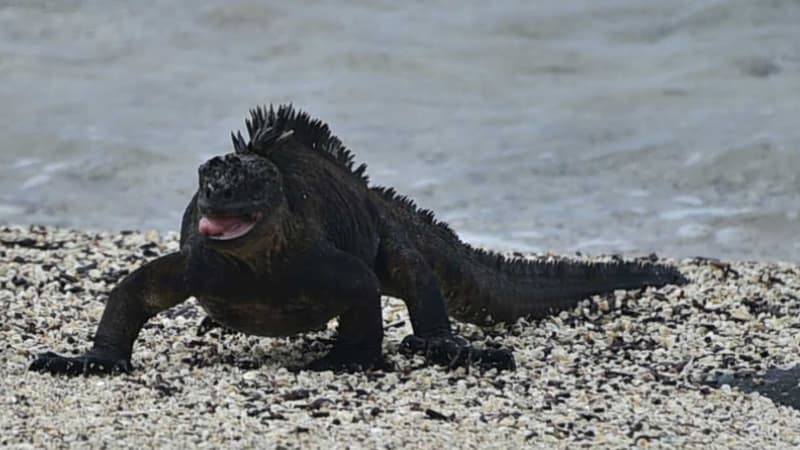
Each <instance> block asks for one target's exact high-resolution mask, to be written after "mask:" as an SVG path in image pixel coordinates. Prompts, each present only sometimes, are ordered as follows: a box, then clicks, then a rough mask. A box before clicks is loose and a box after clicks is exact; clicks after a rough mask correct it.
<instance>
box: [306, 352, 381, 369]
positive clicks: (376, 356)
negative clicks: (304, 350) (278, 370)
mask: <svg viewBox="0 0 800 450" xmlns="http://www.w3.org/2000/svg"><path fill="white" fill-rule="evenodd" d="M304 369H305V370H311V371H315V372H322V371H325V370H332V371H334V372H349V373H352V372H363V371H365V370H370V369H377V370H385V371H391V370H392V369H393V367H392V365H391V364H390V363H389V362H387V361H386V360H385V359H384V358H383V355H382V354H381V350H380V349H378V350H377V351H376V350H374V349H363V348H358V347H352V346H346V347H344V346H342V347H333V349H331V351H330V352H329V353H328V354H327V355H325V356H323V357H322V358H319V359H317V360H315V361H312V362H311V363H310V364H308V365H307V366H305V367H304Z"/></svg>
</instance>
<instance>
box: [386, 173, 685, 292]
mask: <svg viewBox="0 0 800 450" xmlns="http://www.w3.org/2000/svg"><path fill="white" fill-rule="evenodd" d="M372 190H373V191H374V192H376V193H378V194H379V195H381V196H382V197H384V198H385V199H386V200H388V201H390V202H392V203H393V204H395V205H398V206H400V207H402V208H403V209H405V210H406V211H408V212H409V214H411V215H416V216H417V217H419V218H420V219H422V221H423V222H424V223H426V224H427V225H429V226H430V227H431V228H430V229H431V230H432V231H434V232H435V233H438V234H439V236H441V237H442V238H443V239H445V240H446V241H449V242H451V243H453V244H455V245H459V246H463V248H464V249H466V251H468V252H470V253H472V254H474V255H475V256H476V257H477V258H478V259H479V260H480V261H482V263H483V264H485V265H486V266H489V267H494V268H496V269H497V270H498V271H500V272H503V273H506V274H509V275H520V276H526V277H530V276H533V277H541V278H545V279H547V278H554V279H555V278H558V277H560V276H569V275H580V276H584V277H586V276H590V275H591V274H592V273H597V274H599V275H604V276H611V275H613V274H614V273H615V272H619V273H624V272H630V273H637V272H648V271H655V272H659V273H662V274H663V275H665V276H671V277H673V278H674V280H675V282H676V283H680V282H682V281H681V280H683V278H682V276H681V275H680V273H679V272H678V271H677V269H674V268H672V267H670V266H664V265H660V264H652V263H650V262H648V261H622V260H612V261H607V262H585V261H579V260H572V259H569V258H563V257H552V258H547V259H546V260H541V259H535V260H532V259H526V258H521V257H509V256H506V255H503V254H502V253H499V252H495V251H492V250H486V249H482V248H477V247H473V246H472V245H470V244H468V243H466V242H464V241H462V240H461V239H460V238H459V237H458V234H456V232H455V231H453V229H452V228H450V225H448V224H447V223H446V222H444V221H441V220H439V219H437V218H436V216H435V215H434V213H433V211H431V210H429V209H423V208H420V207H418V206H417V205H416V203H414V200H412V199H410V198H408V197H406V196H404V195H400V194H398V193H397V191H395V190H394V189H393V188H391V187H383V186H376V187H373V188H372Z"/></svg>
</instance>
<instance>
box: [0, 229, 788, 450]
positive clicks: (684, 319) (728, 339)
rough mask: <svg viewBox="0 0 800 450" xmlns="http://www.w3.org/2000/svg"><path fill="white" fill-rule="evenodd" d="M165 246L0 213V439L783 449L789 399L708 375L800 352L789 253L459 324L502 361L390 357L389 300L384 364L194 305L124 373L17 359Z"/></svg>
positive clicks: (42, 347) (153, 239)
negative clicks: (224, 320) (448, 362)
mask: <svg viewBox="0 0 800 450" xmlns="http://www.w3.org/2000/svg"><path fill="white" fill-rule="evenodd" d="M177 239H178V237H177V235H176V234H175V233H169V234H158V233H155V232H148V233H139V232H125V233H121V234H113V233H89V232H83V231H74V230H63V229H58V228H46V227H38V226H33V227H19V226H6V227H2V226H0V343H2V346H1V347H0V349H2V350H0V379H2V380H3V381H2V383H0V447H4V448H5V447H15V448H27V447H30V448H40V447H90V448H98V447H114V448H142V447H196V448H220V447H224V448H228V447H230V448H240V447H259V448H260V447H265V446H266V447H275V448H286V449H295V448H344V447H353V448H361V447H370V448H374V447H381V448H430V449H433V448H451V447H456V448H461V447H464V448H498V449H500V448H512V447H522V448H530V447H548V448H549V447H556V448H567V447H569V448H575V447H597V446H602V447H610V448H630V447H633V446H640V447H648V448H666V447H669V448H673V447H709V446H712V447H723V448H727V447H753V448H766V447H770V448H789V447H797V446H800V433H798V430H800V411H798V410H797V409H793V408H790V407H787V406H783V405H782V404H781V403H779V402H773V401H772V400H770V399H769V398H767V397H764V396H762V395H761V394H759V393H757V392H749V393H748V392H744V391H743V390H742V389H740V388H738V387H736V388H730V387H729V386H728V384H723V385H721V387H720V388H716V387H715V386H712V385H711V384H709V382H710V381H714V380H721V379H725V377H728V379H730V380H737V379H741V378H742V377H744V376H749V375H748V374H750V375H753V376H758V375H763V374H765V373H775V372H774V370H773V372H770V370H771V369H774V368H791V367H796V366H798V365H799V364H800V331H799V330H800V267H798V266H797V265H795V264H789V263H765V262H721V261H716V260H710V259H702V258H696V259H687V260H683V261H669V260H664V261H665V262H671V263H676V264H679V265H680V268H681V270H682V271H683V273H684V274H685V275H686V276H687V277H688V278H689V279H691V283H690V284H688V285H685V286H681V287H677V286H665V287H663V288H659V289H645V290H637V291H618V292H616V293H611V294H609V295H604V296H594V297H592V298H590V299H587V300H585V301H584V302H583V303H582V304H581V305H580V306H579V307H577V308H575V309H574V310H572V311H568V312H564V313H561V314H559V315H557V316H555V317H551V318H548V319H544V320H540V321H525V320H520V321H518V322H517V323H516V324H512V325H498V326H494V327H491V328H486V329H482V328H479V327H476V326H475V325H471V324H462V323H457V324H456V326H457V327H458V329H459V332H460V333H461V334H462V335H464V336H467V337H469V338H470V339H471V340H474V344H475V345H478V346H487V345H501V346H505V347H508V348H512V349H514V352H515V355H516V358H517V365H518V368H517V370H516V371H514V372H500V373H498V372H496V371H487V372H481V371H480V370H477V369H475V368H471V369H470V370H469V371H467V370H463V369H459V370H456V371H447V370H445V369H443V368H440V367H420V363H421V359H420V358H411V359H409V358H406V357H404V356H401V355H399V352H398V347H399V342H400V341H401V340H402V338H403V336H405V335H406V334H408V333H409V332H410V321H409V320H408V315H407V314H406V312H405V308H404V307H403V304H402V302H400V301H398V300H396V299H391V298H386V299H384V319H385V324H386V325H390V326H387V330H386V334H387V336H386V339H385V341H384V342H385V344H384V347H385V348H384V350H385V352H386V354H387V357H388V358H389V359H390V360H391V361H392V362H393V363H394V364H395V365H396V366H397V368H396V371H394V372H391V373H383V372H371V373H358V374H341V375H340V374H333V373H331V372H322V373H313V372H299V373H296V372H293V371H290V370H288V368H291V367H296V366H298V365H301V364H303V363H304V362H307V361H309V360H310V359H312V358H314V357H317V356H320V355H322V353H323V352H324V351H325V349H326V344H324V343H323V342H324V341H325V340H327V339H331V338H332V336H333V333H334V330H335V327H333V326H330V327H328V330H325V331H321V332H315V333H307V334H303V335H299V336H293V337H287V338H261V337H254V336H245V335H242V334H237V333H216V332H210V333H208V334H207V335H205V336H202V337H198V336H197V335H196V329H197V326H198V325H199V323H200V320H201V319H202V317H203V313H202V312H201V311H198V307H197V304H196V301H195V300H193V299H190V300H188V301H187V303H186V304H185V305H181V306H180V307H179V308H184V309H181V310H180V311H181V314H179V315H177V316H172V317H170V315H169V314H162V315H159V316H157V317H155V318H154V319H152V320H151V321H150V322H149V324H148V326H147V327H146V328H145V329H144V330H142V333H141V335H140V337H139V340H138V341H137V343H136V347H135V350H134V358H133V364H134V371H133V372H132V373H131V374H129V375H121V376H114V377H104V378H96V377H89V378H84V377H79V378H63V377H54V376H49V375H42V374H38V373H31V372H28V371H27V366H28V364H29V363H30V361H31V360H32V358H33V356H34V355H35V354H38V353H41V352H45V351H55V352H61V353H69V354H75V353H77V352H80V351H83V350H85V349H86V348H87V347H88V345H89V339H90V338H91V336H92V335H93V333H94V331H95V327H96V324H97V321H98V320H99V317H100V314H101V313H102V309H103V302H104V301H105V298H106V295H107V293H108V290H109V289H110V288H111V287H112V286H113V285H114V284H116V282H118V280H119V279H120V278H121V277H122V276H124V275H125V274H126V273H129V272H130V271H132V270H134V269H135V268H136V267H138V266H140V265H141V264H142V263H143V262H145V261H147V260H150V259H152V258H154V257H156V256H157V255H162V254H165V253H168V252H171V251H175V250H176V249H177V247H178V244H177ZM529 257H531V258H535V257H541V256H540V255H539V256H537V255H530V256H529ZM547 257H548V258H557V257H556V256H554V255H548V256H547ZM582 258H584V259H587V260H589V259H592V260H608V259H609V257H597V258H586V257H582ZM779 374H780V375H781V376H784V375H786V374H792V372H790V371H785V372H780V373H779ZM734 385H735V386H738V384H735V383H734Z"/></svg>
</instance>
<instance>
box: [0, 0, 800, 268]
mask: <svg viewBox="0 0 800 450" xmlns="http://www.w3.org/2000/svg"><path fill="white" fill-rule="evenodd" d="M269 102H274V103H279V102H293V103H294V104H295V105H296V106H298V107H300V108H303V109H305V110H307V111H309V112H311V113H312V114H313V115H315V116H317V117H319V118H321V119H323V120H325V121H326V122H328V123H329V124H330V125H331V127H332V128H333V130H334V132H335V133H336V134H337V135H339V136H340V137H341V139H342V140H343V141H344V142H345V144H347V145H348V146H349V147H350V148H352V149H353V150H354V152H355V153H356V155H357V157H358V160H359V161H365V162H367V163H368V164H369V171H368V172H369V174H370V176H371V178H372V180H373V182H374V183H376V184H386V185H392V186H395V187H396V188H397V189H398V190H399V191H400V192H402V193H405V194H408V195H410V196H411V197H413V198H414V199H416V200H417V201H418V203H420V204H421V205H422V206H424V207H427V208H432V209H434V210H435V211H436V212H437V214H438V216H439V217H440V218H442V219H444V220H447V221H448V222H450V223H451V225H452V226H453V227H454V228H455V229H456V230H457V231H458V232H459V233H460V234H461V235H462V237H463V238H464V239H465V240H467V241H469V242H472V243H474V244H478V245H483V246H488V247H492V248H496V249H502V250H511V249H514V250H523V251H524V250H534V251H545V250H553V251H557V252H561V253H571V252H574V251H580V252H584V253H591V254H598V253H616V252H621V253H624V254H642V253H649V252H651V251H656V252H658V253H659V254H662V255H666V256H676V257H682V256H696V255H706V256H715V257H724V258H736V259H781V260H793V261H798V260H800V239H798V238H797V235H798V224H800V217H799V216H800V2H798V1H797V0H783V1H779V0H774V1H770V0H763V1H752V0H730V1H716V0H670V1H660V2H643V1H639V0H608V1H603V2H597V1H592V0H584V1H569V2H565V1H560V0H558V1H557V0H547V1H529V0H513V1H495V2H484V1H477V0H462V1H458V2H452V1H444V0H439V1H428V2H395V1H366V0H352V1H342V2H334V1H302V2H285V1H283V2H278V1H272V2H266V1H255V0H249V1H226V2H222V1H207V0H193V1H188V0H184V1H175V0H170V1H166V0H161V1H150V2H123V1H108V0H102V1H101V0H81V1H78V0H58V1H42V0H17V1H8V0H5V1H4V0H0V138H1V139H2V140H0V223H21V224H28V223H44V224H54V225H61V226H67V227H76V228H88V229H93V230H122V229H159V230H175V229H177V228H178V222H179V218H180V215H181V213H182V211H183V208H184V205H185V204H186V202H187V201H188V200H189V198H190V197H191V194H192V191H193V189H194V187H195V183H196V168H197V165H198V164H199V163H201V162H202V161H203V160H204V159H206V158H207V157H209V156H210V155H214V154H219V153H223V152H227V151H229V150H230V148H231V146H230V143H229V134H228V133H229V131H230V130H234V129H239V128H242V127H243V118H244V117H245V115H246V113H247V111H248V109H249V108H251V107H253V106H255V105H256V104H259V103H269Z"/></svg>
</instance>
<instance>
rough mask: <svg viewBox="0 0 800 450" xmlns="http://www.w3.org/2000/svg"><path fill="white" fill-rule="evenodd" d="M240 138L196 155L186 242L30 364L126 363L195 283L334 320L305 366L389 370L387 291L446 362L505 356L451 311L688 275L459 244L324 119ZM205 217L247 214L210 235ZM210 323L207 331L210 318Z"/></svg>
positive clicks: (268, 327) (243, 323)
mask: <svg viewBox="0 0 800 450" xmlns="http://www.w3.org/2000/svg"><path fill="white" fill-rule="evenodd" d="M251 113H252V117H251V119H250V120H248V122H247V128H248V132H249V134H250V141H249V142H245V141H244V139H243V137H242V136H241V134H238V135H234V136H233V141H234V147H235V153H231V154H227V155H225V156H224V157H216V158H213V159H211V160H209V161H208V162H206V163H205V164H203V165H202V166H201V167H200V170H199V178H200V183H199V188H198V191H197V193H196V194H195V196H194V198H193V199H192V201H191V202H190V204H189V206H188V207H187V209H186V212H185V214H184V217H183V222H182V226H181V245H180V251H179V252H177V253H173V254H170V255H167V256H164V257H161V258H159V259H156V260H154V261H152V262H150V263H148V264H146V265H144V266H143V267H141V268H140V269H138V270H137V271H135V272H134V273H133V274H131V275H130V276H128V277H127V278H125V279H124V280H123V281H122V282H121V283H120V284H119V285H118V286H117V287H115V288H114V289H113V290H112V291H111V294H110V296H109V300H108V303H107V305H106V309H105V311H104V313H103V317H102V318H101V320H100V325H99V327H98V329H97V333H96V336H95V340H94V345H93V347H92V348H91V350H89V351H88V352H87V353H85V354H84V355H81V356H77V357H64V356H60V355H56V354H54V353H46V354H43V355H40V356H39V357H38V358H37V359H36V360H35V361H34V362H33V363H32V364H31V369H32V370H37V371H44V372H52V373H64V374H69V375H76V374H83V373H86V374H88V373H108V372H115V371H129V370H130V368H131V365H130V359H131V354H132V349H133V343H134V341H135V340H136V337H137V335H138V333H139V331H140V329H141V328H142V326H143V325H144V323H145V322H146V321H147V320H148V319H149V318H150V317H152V316H154V315H155V314H157V313H158V312H160V311H163V310H166V309H168V308H170V307H172V306H174V305H176V304H178V303H180V302H182V301H183V300H184V299H186V298H188V297H190V296H194V297H196V298H197V299H198V302H199V303H200V305H202V307H203V308H204V309H205V310H206V312H207V313H208V315H209V317H210V320H208V321H204V327H208V326H213V325H215V324H220V325H222V326H225V327H227V328H231V329H233V330H237V331H241V332H244V333H249V334H255V335H261V336H286V335H291V334H295V333H301V332H304V331H310V330H316V329H319V328H320V327H323V326H324V325H325V324H326V323H327V322H328V321H329V320H330V319H332V318H335V317H338V318H339V330H338V338H337V340H336V342H335V343H334V345H333V348H332V349H331V350H330V352H329V353H328V354H327V355H326V356H324V357H323V358H321V359H319V360H317V361H314V362H313V363H311V364H310V366H309V367H308V368H309V369H312V370H326V369H335V370H339V369H345V370H358V369H366V368H373V367H383V366H384V362H383V358H382V355H381V343H382V340H383V328H382V321H381V304H380V299H381V295H382V294H386V295H392V296H395V297H398V298H401V299H403V300H404V302H405V304H406V306H407V307H408V311H409V315H410V318H411V323H412V327H413V331H414V334H413V335H412V336H409V337H407V338H406V339H405V340H404V341H403V343H402V346H401V348H402V350H403V351H404V352H407V353H417V354H423V355H425V356H426V358H427V360H428V361H429V362H432V363H436V364H442V365H446V366H449V367H455V366H465V365H470V364H477V365H480V366H481V367H484V368H492V367H495V368H498V369H513V368H514V359H513V356H512V354H511V352H510V351H508V350H505V349H485V350H479V349H475V348H473V347H471V346H469V345H468V344H467V342H466V341H465V340H463V339H462V338H459V337H457V336H454V335H453V334H452V331H451V326H450V319H449V318H448V311H449V313H450V314H451V315H453V316H454V317H456V318H458V319H460V320H464V321H468V322H472V323H477V324H482V325H485V324H492V323H495V322H511V321H514V320H515V319H517V318H519V317H525V316H527V317H533V318H541V317H545V316H546V315H548V314H551V313H553V312H557V311H561V310H564V309H568V308H571V307H573V306H575V305H576V304H577V303H578V302H579V301H580V300H581V299H583V298H586V297H587V296H589V295H592V294H595V293H602V292H608V291H612V290H614V289H629V288H640V287H644V286H661V285H664V284H668V283H677V282H681V281H682V277H681V276H680V274H679V273H678V272H677V270H676V269H674V268H672V267H668V266H663V265H652V264H642V263H634V262H628V263H616V262H615V263H602V264H595V263H591V264H590V263H578V262H567V261H557V262H541V261H535V262H531V261H522V260H512V259H507V258H504V257H502V256H500V255H497V254H495V253H492V252H487V251H484V250H479V249H475V248H472V247H470V246H469V245H467V244H464V243H462V242H461V241H460V240H459V239H458V237H457V236H456V234H455V233H454V232H453V231H452V230H450V228H449V227H448V226H447V225H446V224H444V223H442V222H439V221H437V220H435V219H434V217H433V215H432V213H430V212H429V211H426V210H420V209H417V207H416V206H415V205H414V204H413V203H412V202H411V201H410V200H408V199H407V198H405V197H402V196H399V195H397V194H396V193H395V192H394V191H393V190H392V189H386V188H381V187H369V186H368V184H367V178H366V176H364V169H365V166H363V165H362V166H359V167H357V168H354V167H353V160H352V155H351V154H350V152H349V151H348V150H346V149H345V148H344V146H342V145H341V143H340V142H339V140H338V139H337V138H335V137H333V136H332V135H331V134H330V132H329V130H328V127H327V126H326V125H324V124H322V123H321V122H319V121H316V120H313V119H311V118H309V117H308V116H307V115H306V114H304V113H299V112H296V111H294V110H293V109H292V108H291V107H286V106H283V107H280V108H279V109H278V110H277V111H275V110H273V109H272V108H270V109H269V110H268V111H267V110H264V109H256V110H254V111H252V112H251ZM203 216H212V217H213V216H237V217H240V218H243V219H242V220H243V221H246V222H248V223H251V222H252V223H254V225H253V228H252V229H251V230H250V231H249V232H248V233H247V234H245V235H243V236H241V237H238V238H236V239H234V240H230V241H219V240H215V239H211V238H210V237H209V236H205V235H202V234H201V233H200V232H199V231H198V229H199V223H200V220H201V217H203ZM204 329H206V328H204Z"/></svg>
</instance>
